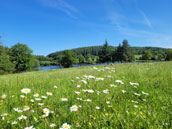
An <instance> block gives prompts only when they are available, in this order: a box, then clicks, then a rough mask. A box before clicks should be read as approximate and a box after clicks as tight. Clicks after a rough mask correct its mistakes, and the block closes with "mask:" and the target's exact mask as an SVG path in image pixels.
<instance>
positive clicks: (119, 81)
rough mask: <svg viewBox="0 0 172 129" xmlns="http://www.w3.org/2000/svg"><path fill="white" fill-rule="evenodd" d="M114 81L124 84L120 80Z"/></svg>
mask: <svg viewBox="0 0 172 129" xmlns="http://www.w3.org/2000/svg"><path fill="white" fill-rule="evenodd" d="M115 82H116V83H120V84H124V83H123V82H122V81H121V80H116V81H115Z"/></svg>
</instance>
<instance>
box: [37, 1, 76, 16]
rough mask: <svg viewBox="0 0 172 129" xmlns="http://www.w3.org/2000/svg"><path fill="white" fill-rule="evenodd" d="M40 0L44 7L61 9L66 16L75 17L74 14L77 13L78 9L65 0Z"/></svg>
mask: <svg viewBox="0 0 172 129" xmlns="http://www.w3.org/2000/svg"><path fill="white" fill-rule="evenodd" d="M40 2H41V3H42V4H43V5H44V6H46V7H49V8H54V9H57V10H60V11H63V12H64V13H66V14H67V15H68V16H70V17H72V18H74V19H77V16H76V14H77V13H79V11H78V10H77V9H76V8H75V7H74V6H72V5H70V4H69V3H67V2H66V1H65V0H40Z"/></svg>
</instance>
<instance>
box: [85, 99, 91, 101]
mask: <svg viewBox="0 0 172 129" xmlns="http://www.w3.org/2000/svg"><path fill="white" fill-rule="evenodd" d="M84 101H86V102H91V101H92V100H91V99H86V100H84Z"/></svg>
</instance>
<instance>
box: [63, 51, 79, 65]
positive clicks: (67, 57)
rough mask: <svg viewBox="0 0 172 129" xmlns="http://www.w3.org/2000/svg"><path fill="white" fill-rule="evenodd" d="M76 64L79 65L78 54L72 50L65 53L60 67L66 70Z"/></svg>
mask: <svg viewBox="0 0 172 129" xmlns="http://www.w3.org/2000/svg"><path fill="white" fill-rule="evenodd" d="M76 63H78V59H77V58H76V54H75V53H74V52H73V51H71V50H66V51H64V56H63V57H62V58H61V61H60V65H62V66H63V67H65V68H68V67H71V66H72V65H73V64H76Z"/></svg>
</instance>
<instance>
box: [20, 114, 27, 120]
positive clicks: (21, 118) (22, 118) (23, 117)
mask: <svg viewBox="0 0 172 129" xmlns="http://www.w3.org/2000/svg"><path fill="white" fill-rule="evenodd" d="M18 119H19V120H26V119H27V116H24V115H21V116H20V117H18Z"/></svg>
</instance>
